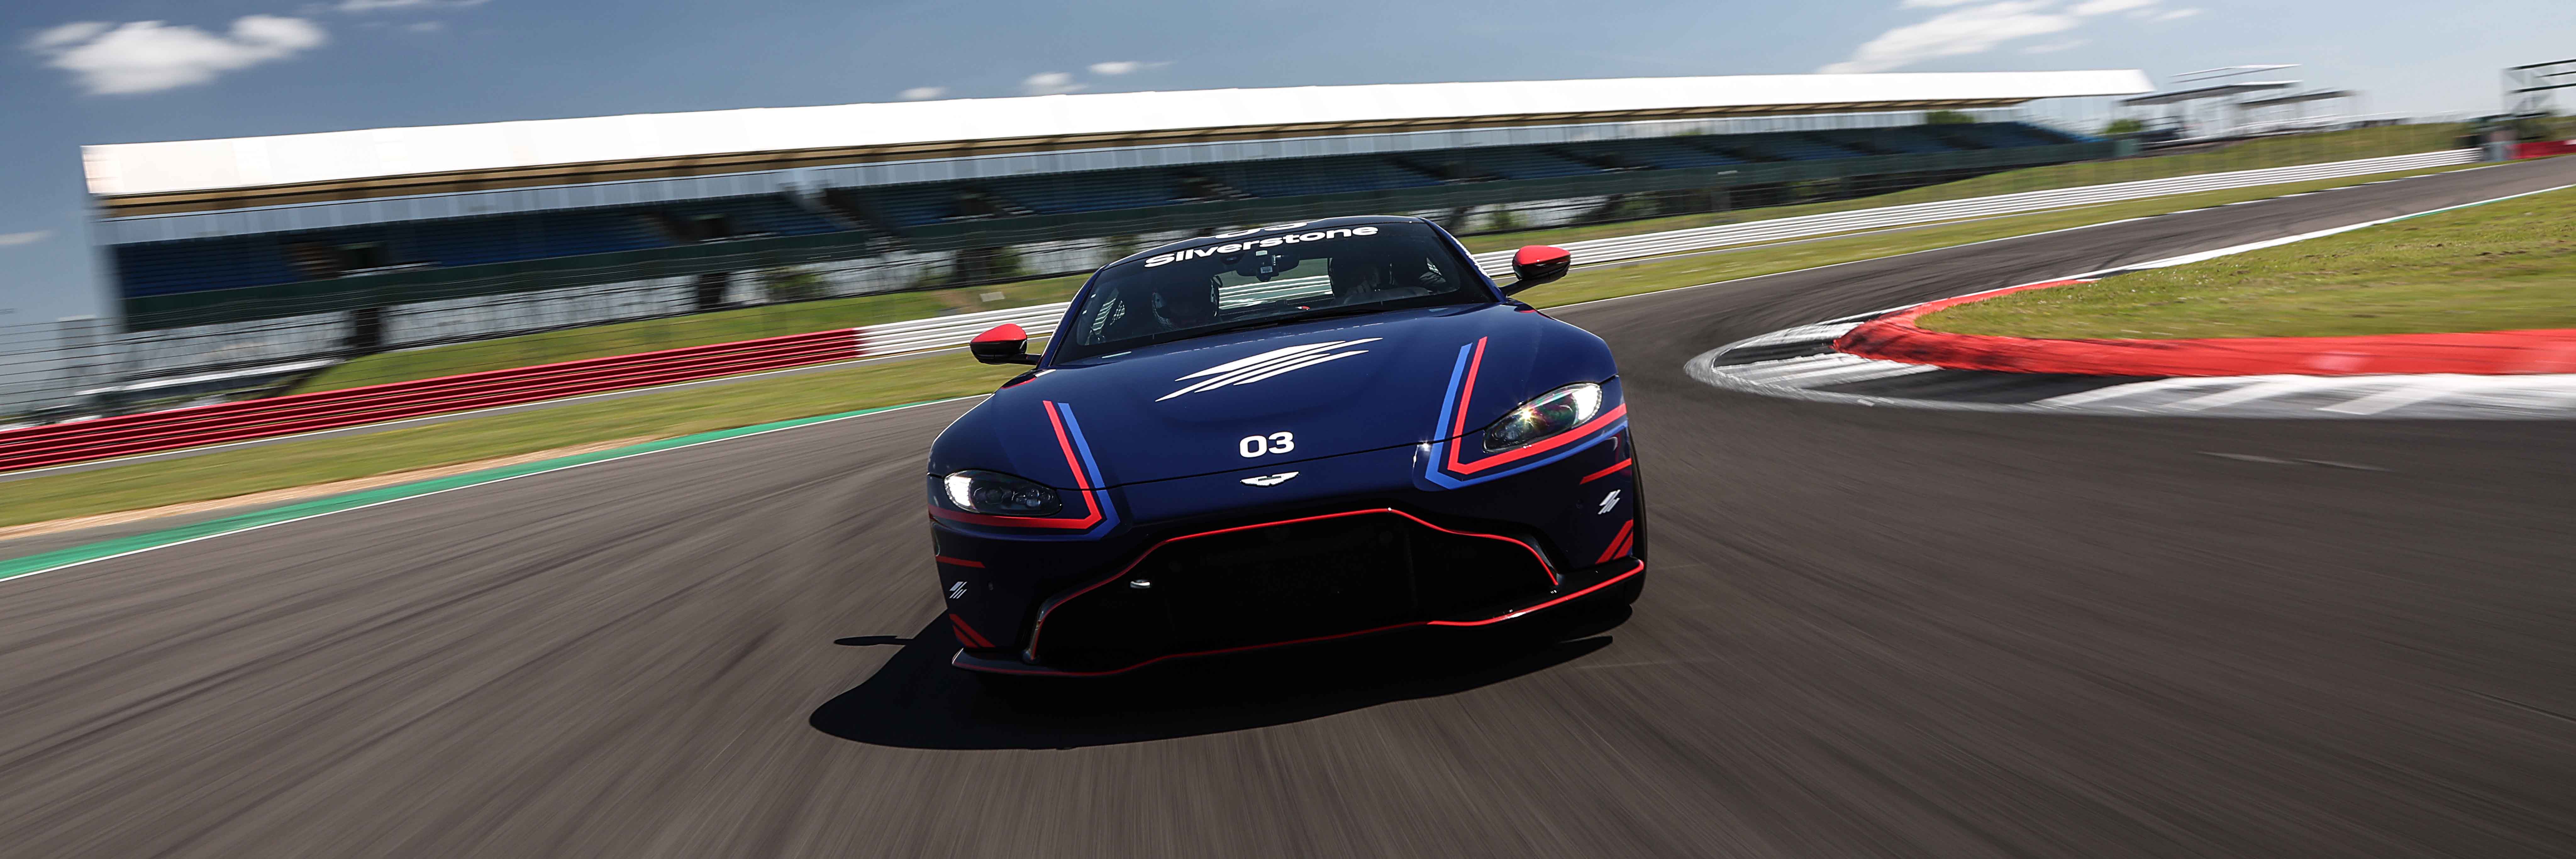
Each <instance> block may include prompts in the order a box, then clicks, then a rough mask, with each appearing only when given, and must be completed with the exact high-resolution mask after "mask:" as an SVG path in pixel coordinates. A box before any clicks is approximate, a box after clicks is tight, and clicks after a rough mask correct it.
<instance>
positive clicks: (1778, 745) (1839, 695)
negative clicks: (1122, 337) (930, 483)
mask: <svg viewBox="0 0 2576 859" xmlns="http://www.w3.org/2000/svg"><path fill="white" fill-rule="evenodd" d="M2571 175H2576V159H2557V160H2554V161H2542V162H2533V163H2526V164H2517V165H2512V166H2507V167H2499V168H2493V169H2486V170H2477V171H2470V172H2464V173H2455V174H2444V175H2442V176H2437V177H2429V178H2422V179H2411V180H2406V181H2402V182H2393V183H2386V184H2379V185H2371V186H2364V187H2360V188H2354V189H2345V190H2338V191H2332V192H2326V193H2322V194H2314V195H2303V196H2299V197H2292V198H2284V199H2279V200H2273V201H2266V202H2262V203H2256V204H2250V205H2241V206H2230V207H2224V208H2220V209H2213V210H2207V211H2202V212H2195V213H2187V214H2180V215H2174V216H2167V217H2162V218H2155V219H2150V220H2145V221H2138V222H2133V223H2126V224H2119V225H2114V226H2106V227H2100V228H2095V229H2090V230H2079V231H2074V232H2066V233H2058V234H2053V235H2047V236H2039V237H2032V238H2025V239H2017V240H2007V241H2002V242H1994V243H1988V244H1983V245H1977V246H1972V247H1967V248H1959V249H1952V250H1944V251H1935V252H1929V253H1923V254H1914V255H1909V256H1905V257H1897V258H1892V259H1887V260H1879V261H1873V262H1867V263H1858V264H1852V265H1846V266H1840V267H1835V268H1829V269H1823V270H1816V271H1809V272H1802V273H1792V274H1788V275H1780V276H1773V277H1765V278H1754V279H1750V280H1745V281H1736V282H1731V283H1727V284H1720V285H1713V286H1709V287H1703V288H1697V289H1692V290H1683V291H1676V292H1669V293H1661V294H1656V295H1651V296H1641V297H1636V298H1630V299H1624V300H1619V301H1613V302H1605V303H1596V304H1591V305H1583V306H1577V307H1572V308H1566V309H1563V310H1561V311H1558V312H1557V314H1558V315H1559V316H1560V317H1561V318H1565V319H1568V320H1570V321H1573V322H1575V323H1577V324H1580V325H1583V326H1585V327H1587V328H1590V329H1592V330H1594V331H1596V332H1599V333H1601V334H1602V335H1603V336H1604V337H1606V338H1608V339H1609V340H1610V342H1611V344H1612V346H1613V347H1614V348H1615V349H1616V350H1618V352H1619V355H1620V359H1621V363H1622V365H1623V366H1624V367H1625V368H1626V369H1627V372H1628V383H1627V384H1628V389H1629V391H1630V396H1631V401H1632V403H1633V404H1634V416H1635V417H1634V421H1635V425H1636V427H1637V428H1638V431H1639V437H1640V442H1641V445H1642V446H1643V447H1644V448H1645V452H1646V454H1647V456H1648V457H1649V461H1648V465H1649V467H1651V468H1652V469H1653V471H1654V483H1655V493H1654V496H1655V498H1654V509H1653V510H1652V512H1651V514H1650V515H1652V516H1653V517H1654V519H1655V529H1656V541H1655V556H1654V561H1655V573H1654V575H1655V579H1654V582H1653V584H1652V586H1650V587H1649V588H1648V590H1647V594H1646V599H1645V600H1644V601H1643V602H1641V603H1640V604H1639V606H1638V609H1637V611H1636V613H1635V614H1634V616H1633V617H1630V618H1627V619H1626V622H1625V623H1624V624H1617V625H1613V624H1614V623H1615V622H1616V621H1617V620H1618V618H1610V617H1597V616H1587V617H1581V618H1572V619H1567V620H1562V621H1556V622H1555V623H1557V624H1559V626H1558V627H1556V628H1554V630H1553V631H1554V632H1556V633H1557V635H1555V636H1553V638H1555V639H1559V640H1558V641H1555V642H1553V643H1551V642H1548V641H1530V640H1528V639H1525V638H1522V639H1501V640H1478V641H1471V642H1467V643H1465V644H1459V643H1456V642H1453V641H1451V640H1449V639H1439V640H1425V639H1422V638H1420V637H1416V638H1413V639H1406V640H1403V641H1399V642H1384V643H1372V644H1367V645H1360V646H1356V650H1346V651H1332V652H1328V653H1324V654H1314V655H1313V656H1315V657H1316V658H1306V657H1299V658H1293V659H1292V658H1285V657H1263V658H1262V660H1261V661H1259V662H1240V661H1238V662H1227V663H1223V665H1222V667H1205V666H1200V667H1192V668H1190V669H1186V670H1183V671H1177V672H1172V673H1170V674H1169V675H1168V676H1163V677H1160V678H1150V677H1149V678H1139V680H1138V682H1134V683H1126V684H1123V685H1117V686H1112V687H1104V688H1106V689H1108V690H1109V691H1110V693H1111V694H1107V695H1104V696H1102V697H1100V698H1098V699H1095V700H1088V701H1081V702H1075V703H1071V704H1067V705H1064V706H1062V707H1059V708H1055V711H1054V712H1025V711H1015V710H1009V709H1004V708H1001V707H999V706H998V705H997V704H995V703H994V702H991V701H989V700H986V699H981V698H977V697H975V696H974V695H973V693H972V692H971V691H970V690H969V687H970V686H971V685H972V684H971V683H970V682H969V681H968V680H966V679H965V678H963V677H959V676H957V675H956V674H955V673H953V672H950V671H948V670H947V669H945V668H944V667H942V666H940V665H938V664H937V663H938V660H939V659H940V658H942V657H944V656H945V653H946V648H947V646H948V645H947V644H946V642H945V639H944V638H943V637H942V636H940V635H939V634H938V628H937V627H936V626H934V625H932V624H931V621H932V620H933V619H934V616H935V613H936V612H937V610H938V602H939V601H938V598H937V595H936V594H935V593H934V591H933V589H932V588H930V587H929V586H928V583H929V582H930V581H931V579H930V577H929V572H928V569H927V565H928V560H929V559H928V558H927V554H928V553H927V551H926V550H925V548H924V536H923V529H922V526H921V523H920V521H919V516H920V513H919V508H918V506H917V504H918V502H917V499H916V497H915V493H917V492H918V491H919V488H918V487H919V478H918V476H917V469H918V468H919V467H920V461H921V457H922V452H923V450H924V449H925V447H926V445H927V443H928V441H929V439H930V437H931V436H932V435H934V434H935V433H936V432H937V431H938V430H939V428H940V427H942V426H944V425H945V424H946V423H947V421H948V420H949V419H951V418H952V417H954V416H955V415H956V414H957V413H959V412H960V411H962V410H963V408H964V407H965V404H946V405H939V406H930V407H923V408H917V409H911V410H906V411H900V412H892V413H887V414H883V415H876V416H870V417H867V418H862V419H853V420H849V421H843V422H839V423H833V424H824V425H819V426H815V427H811V428H807V429H800V430H796V431H791V432H780V433H773V434H769V435H763V436H755V437H750V438H744V439H740V440H737V441H732V442H727V443H724V444H715V445H707V446H703V447H696V448H689V449H684V450H677V451H672V452H669V453H664V454H657V455H654V456H647V457H639V458H635V459H631V460H622V461H619V462H616V463H613V464H607V465H601V466H597V467H592V468H584V469H577V470H572V471H567V472H561V473H558V474H553V475H548V476H545V477H543V478H538V479H529V480H520V481H511V482H507V483H501V484H494V485H490V486H485V487H478V488H476V489H473V490H467V491H460V492H454V493H448V494H446V495H440V496H435V497H430V498H423V499H420V500H417V501H412V502H405V503H401V504H392V505H386V506H382V507H375V508H368V509H363V510H358V511H353V512H349V513H345V514H340V515H335V516H330V517H325V518H321V519H314V520H309V521H304V522H298V523H294V524H290V525H284V526H279V527H275V528H270V529H267V530H263V531H259V532H254V533H249V534H243V535H238V536H232V537H226V538H220V539H216V540H209V541H205V542H202V543H196V544H190V545H188V546H185V547H180V548H175V549H170V550H163V551H158V552H151V553H145V554H142V555H136V556H131V557H125V558H118V559H114V560H110V561H103V562H100V563H96V564H90V565H87V566H83V567H79V568H75V569H71V570H65V571H62V572H59V573H53V574H48V575H45V576H40V577H36V578H33V579H28V580H23V581H17V582H12V583H9V584H7V585H5V586H0V652H5V653H7V654H8V655H9V658H8V659H6V660H5V661H0V692H5V694H0V716H4V717H5V720H0V772H5V773H7V774H8V777H7V778H6V779H5V780H0V844H5V845H9V848H8V849H7V850H6V851H0V852H8V853H10V854H11V855H28V856H74V855H98V856H109V855H113V856H160V855H174V856H175V855H189V856H211V855H369V856H377V855H417V856H459V855H488V856H539V855H616V856H805V855H815V856H821V855H832V856H849V855H889V856H893V855H904V856H909V855H924V854H935V855H1005V854H1007V855H1115V856H1147V855H1154V856H1159V855H1173V856H1270V855H1278V856H1309V855H1338V854H1351V855H1439V856H1451V855H1784V854H1785V855H1831V856H1850V855H1938V856H1967V855H2003V856H2060V855H2085V856H2107V855H2150V854H2152V855H2170V854H2180V853H2199V854H2225V855H2249V856H2272V855H2289V854H2301V855H2309V854H2325V855H2365V854H2366V855H2420V854H2457V855H2471V856H2516V855H2531V856H2542V855H2567V854H2569V853H2571V852H2576V795H2571V794H2570V793H2569V792H2568V791H2566V790H2565V786H2566V785H2568V784H2576V739H2572V738H2576V721H2571V719H2572V718H2576V623H2571V622H2570V621H2571V620H2576V587H2571V585H2570V579H2569V577H2568V574H2567V567H2568V559H2569V558H2570V556H2571V555H2576V538H2571V537H2570V536H2568V532H2567V528H2566V519H2567V514H2568V513H2569V512H2570V511H2576V428H2571V426H2570V425H2568V424H2565V423H2539V422H2535V423H2511V424H2462V423H2434V422H2424V423H2404V422H2271V421H2242V422H2208V421H2190V420H2165V419H2137V418H2128V419H2110V418H2087V417H2038V416H2029V415H1996V414H1979V413H1952V412H1924V411H1890V410H1875V409H1867V408H1859V407H1852V406H1841V405H1826V404H1815V403H1804V402H1794V401H1787V400H1777V399H1767V398H1759V397H1752V396H1745V395H1738V394H1731V393H1726V392H1722V391H1718V390H1715V389H1712V388H1710V387H1708V386H1705V385H1702V384H1700V383H1698V382H1696V381H1694V380H1692V379H1691V378H1689V377H1688V376H1687V375H1685V374H1684V373H1683V372H1682V369H1681V365H1682V362H1683V361H1685V360H1686V359H1688V358H1689V357H1690V356H1692V355H1695V354H1697V353H1699V352H1702V351H1705V350H1707V349H1709V348H1711V347H1713V346H1716V345H1718V344H1722V343H1726V342H1730V341H1732V340H1735V339H1741V338H1743V337H1747V336H1751V335H1753V334H1757V333H1760V332H1762V331H1767V330H1773V329H1777V328H1782V327H1787V326H1791V325H1796V324H1801V323H1805V322H1813V321H1816V320H1820V319H1826V318H1831V317H1834V316H1839V315H1845V314H1850V313H1856V312H1861V311H1867V310H1873V309H1878V308H1883V307H1888V306H1892V305H1897V304H1903V303H1907V302H1911V301H1920V300H1924V299H1928V298H1935V297H1941V296H1946V295H1953V294H1958V293H1963V292H1969V291H1974V290H1978V289H1985V288H1991V287H1995V286H2002V285H2007V284H2012V283H2021V282H2028V281H2032V280H2038V279H2042V278H2046V277H2050V276H2055V275H2061V274H2065V273H2069V272H2077V271H2087V270H2092V269H2099V268H2106V267H2109V266H2112V265H2116V264H2119V263H2121V262H2125V261H2133V260H2137V259H2148V258H2154V257H2157V256H2167V255H2172V254H2175V253H2181V252H2187V251H2191V250H2195V249H2200V248H2208V247H2217V246H2221V245H2226V244H2233V243H2237V242H2242V241H2247V240H2252V239H2259V238H2265V237H2268V236H2272V235H2285V234H2289V233H2295V232H2301V231H2305V230H2309V229H2316V228H2318V227H2323V226H2331V225H2333V224H2337V223H2346V222H2351V221H2357V220H2362V219H2366V218H2369V217H2376V216H2382V215H2388V214H2397V213H2401V212H2403V211H2410V210H2414V209H2420V208H2430V207H2433V206H2438V205H2444V204H2446V203H2448V202H2464V201H2467V200H2473V199H2481V198H2484V197H2490V196H2496V195H2498V194H2501V193H2510V192H2511V191H2513V190H2526V189H2529V188H2536V187H2545V186H2548V185H2552V184H2559V183H2563V182H2565V181H2568V177H2570V176H2571ZM1577 276H1580V275H1579V274H1578V275H1577ZM1479 644H1491V645H1495V646H1493V647H1480V646H1475V645H1479ZM1416 646H1419V648H1421V649H1416ZM1325 657H1340V658H1339V659H1333V658H1325ZM1325 665H1332V666H1337V667H1334V668H1326V667H1321V666H1325Z"/></svg>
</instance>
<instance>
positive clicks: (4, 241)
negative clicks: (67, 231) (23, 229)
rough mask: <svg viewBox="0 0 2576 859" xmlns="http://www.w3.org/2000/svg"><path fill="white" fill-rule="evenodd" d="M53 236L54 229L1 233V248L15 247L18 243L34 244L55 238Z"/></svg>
mask: <svg viewBox="0 0 2576 859" xmlns="http://www.w3.org/2000/svg"><path fill="white" fill-rule="evenodd" d="M53 236H54V231H52V230H37V231H35V232H32V233H0V248H5V247H14V246H17V245H32V244H35V243H37V242H41V241H44V240H46V239H49V238H53Z"/></svg>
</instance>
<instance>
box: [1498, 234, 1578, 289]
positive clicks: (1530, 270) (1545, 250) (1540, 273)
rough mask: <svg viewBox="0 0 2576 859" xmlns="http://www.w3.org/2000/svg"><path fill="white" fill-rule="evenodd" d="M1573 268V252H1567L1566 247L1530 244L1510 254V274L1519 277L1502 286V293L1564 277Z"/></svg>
mask: <svg viewBox="0 0 2576 859" xmlns="http://www.w3.org/2000/svg"><path fill="white" fill-rule="evenodd" d="M1573 268H1574V254H1572V253H1569V252H1567V251H1566V249H1564V248H1558V247H1549V246H1547V245H1530V246H1529V247H1525V248H1522V249H1520V252H1519V253H1515V254H1512V274H1515V275H1518V276H1519V277H1520V279H1519V280H1516V281H1513V282H1512V283H1511V285H1509V286H1505V287H1503V294H1504V295H1510V294H1512V293H1515V292H1519V291H1521V290H1524V289H1528V288H1530V287H1533V286H1537V285H1539V284H1542V283H1546V282H1548V281H1551V280H1555V279H1557V278H1560V277H1564V276H1565V273H1566V272H1567V271H1569V270H1572V269H1573Z"/></svg>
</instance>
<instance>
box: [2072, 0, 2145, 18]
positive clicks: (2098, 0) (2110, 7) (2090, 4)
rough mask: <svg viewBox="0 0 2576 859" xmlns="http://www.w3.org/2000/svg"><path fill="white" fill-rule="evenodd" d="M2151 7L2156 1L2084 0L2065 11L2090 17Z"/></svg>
mask: <svg viewBox="0 0 2576 859" xmlns="http://www.w3.org/2000/svg"><path fill="white" fill-rule="evenodd" d="M2153 5H2156V0H2084V2H2082V3H2077V4H2075V6H2074V7H2073V8H2070V9H2067V10H2066V11H2068V12H2072V13H2075V14H2077V15H2084V16H2087V17H2090V16H2093V15H2108V14H2111V13H2113V12H2126V11H2129V10H2131V9H2144V8H2146V7H2149V6H2153Z"/></svg>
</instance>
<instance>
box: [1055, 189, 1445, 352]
mask: <svg viewBox="0 0 2576 859" xmlns="http://www.w3.org/2000/svg"><path fill="white" fill-rule="evenodd" d="M1492 300H1493V294H1492V293H1491V292H1488V291H1487V290H1486V289H1485V288H1484V286H1483V284H1481V283H1479V282H1478V279H1477V277H1476V274H1475V272H1474V271H1472V270H1471V269H1470V268H1469V267H1468V263H1467V262H1466V260H1464V259H1461V258H1460V256H1459V254H1458V253H1457V251H1456V250H1455V249H1454V248H1453V247H1452V246H1451V245H1450V243H1449V242H1448V241H1446V240H1443V239H1442V238H1441V237H1440V236H1439V235H1437V234H1436V233H1434V232H1433V231H1432V228H1431V227H1430V226H1428V225H1425V224H1407V223H1395V224H1364V225H1360V226H1356V227H1334V228H1332V229H1329V230H1313V229H1310V230H1304V231H1297V230H1293V229H1292V230H1284V231H1278V232H1273V231H1271V230H1263V231H1260V232H1255V233H1250V234H1246V235H1244V236H1242V237H1241V241H1227V242H1221V243H1218V244H1214V245H1203V246H1200V247H1194V248H1188V249H1185V250H1180V251H1174V252H1172V253H1168V254H1156V255H1154V256H1150V257H1146V258H1144V259H1140V260H1135V261H1132V262H1126V263H1121V264H1119V265H1115V266H1111V267H1109V268H1107V269H1104V270H1102V271H1101V272H1100V276H1099V277H1098V278H1096V279H1094V280H1093V282H1092V285H1091V291H1090V292H1089V293H1088V294H1087V295H1086V296H1085V297H1084V299H1083V303H1082V308H1081V310H1080V311H1078V312H1076V313H1075V314H1074V317H1073V325H1072V327H1071V328H1069V329H1067V330H1066V331H1063V332H1060V333H1059V334H1058V336H1059V337H1060V338H1061V342H1059V343H1058V344H1057V345H1056V347H1055V348H1056V354H1055V360H1058V361H1072V360H1078V359H1082V358H1088V357H1092V356H1095V355H1109V354H1114V353H1118V352H1124V351H1127V350H1129V349H1135V348H1138V347H1142V346H1150V345H1153V344H1156V343H1169V342H1171V341H1174V340H1181V339H1185V338H1190V337H1197V336H1200V335H1203V334H1211V333H1214V332H1217V331H1225V330H1233V329H1239V328H1247V327H1257V326H1262V325H1277V324H1285V323H1288V322H1294V321H1297V320H1298V319H1304V318H1315V317H1323V316H1340V315H1345V314H1350V313H1373V312H1376V311H1380V310H1394V309H1397V308H1405V307H1430V306H1433V305H1441V304H1479V303H1484V302H1488V301H1492Z"/></svg>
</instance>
